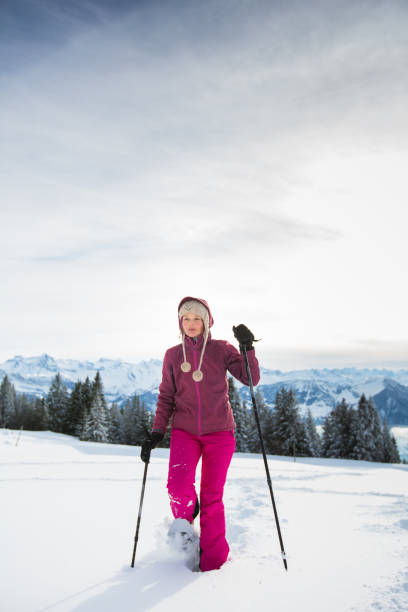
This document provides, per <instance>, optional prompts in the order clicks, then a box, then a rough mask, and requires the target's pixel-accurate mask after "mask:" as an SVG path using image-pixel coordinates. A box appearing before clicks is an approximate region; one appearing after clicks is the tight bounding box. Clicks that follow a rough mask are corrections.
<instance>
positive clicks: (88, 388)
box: [76, 376, 92, 440]
mask: <svg viewBox="0 0 408 612" xmlns="http://www.w3.org/2000/svg"><path fill="white" fill-rule="evenodd" d="M91 403H92V385H91V381H90V380H89V377H88V376H87V377H86V379H85V382H84V383H82V385H81V417H80V419H79V423H78V428H77V434H76V435H78V436H79V439H80V440H85V439H86V438H85V435H86V434H85V429H86V424H87V421H88V418H89V415H90V412H91Z"/></svg>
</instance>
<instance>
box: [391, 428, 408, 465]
mask: <svg viewBox="0 0 408 612" xmlns="http://www.w3.org/2000/svg"><path fill="white" fill-rule="evenodd" d="M390 432H391V434H392V435H393V436H394V437H395V440H396V442H397V446H398V450H399V454H400V457H401V459H405V461H408V427H391V428H390Z"/></svg>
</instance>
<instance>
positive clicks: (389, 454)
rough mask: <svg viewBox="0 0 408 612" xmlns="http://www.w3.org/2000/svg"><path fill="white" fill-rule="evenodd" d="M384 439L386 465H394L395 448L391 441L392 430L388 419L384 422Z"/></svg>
mask: <svg viewBox="0 0 408 612" xmlns="http://www.w3.org/2000/svg"><path fill="white" fill-rule="evenodd" d="M382 438H383V459H382V460H383V461H384V463H393V461H392V459H393V452H394V446H393V443H392V440H391V434H390V430H389V428H388V423H387V419H386V418H385V417H384V420H383V429H382Z"/></svg>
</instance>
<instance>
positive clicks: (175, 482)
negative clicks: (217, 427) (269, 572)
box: [167, 429, 235, 572]
mask: <svg viewBox="0 0 408 612" xmlns="http://www.w3.org/2000/svg"><path fill="white" fill-rule="evenodd" d="M234 450H235V436H234V433H233V431H217V432H214V433H211V434H206V435H202V436H198V435H194V434H191V433H188V432H187V431H184V430H182V429H173V430H172V432H171V444H170V462H169V478H168V483H167V488H168V492H169V497H170V506H171V510H172V512H173V515H174V518H185V519H187V520H188V521H189V522H190V523H191V522H192V521H193V512H194V508H195V505H196V501H197V493H196V490H195V487H194V483H195V472H196V467H197V463H198V461H199V459H200V457H202V467H201V489H200V527H201V535H200V548H201V561H200V568H201V571H203V572H205V571H209V570H213V569H219V568H220V567H221V565H222V564H223V563H225V561H226V560H227V557H228V552H229V546H228V543H227V540H226V539H225V514H224V504H223V501H222V496H223V492H224V485H225V480H226V478H227V471H228V468H229V465H230V463H231V458H232V455H233V453H234Z"/></svg>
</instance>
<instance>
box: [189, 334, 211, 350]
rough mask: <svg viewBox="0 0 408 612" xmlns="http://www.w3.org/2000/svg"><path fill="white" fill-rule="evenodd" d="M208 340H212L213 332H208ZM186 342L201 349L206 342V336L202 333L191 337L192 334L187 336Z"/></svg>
mask: <svg viewBox="0 0 408 612" xmlns="http://www.w3.org/2000/svg"><path fill="white" fill-rule="evenodd" d="M208 340H211V334H210V333H209V334H208ZM185 342H186V344H187V346H191V347H192V348H196V349H197V348H198V349H201V348H202V346H203V343H204V336H203V334H201V335H200V336H196V337H195V338H190V336H187V335H186V336H185Z"/></svg>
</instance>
